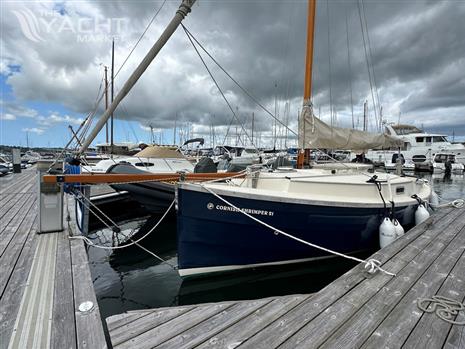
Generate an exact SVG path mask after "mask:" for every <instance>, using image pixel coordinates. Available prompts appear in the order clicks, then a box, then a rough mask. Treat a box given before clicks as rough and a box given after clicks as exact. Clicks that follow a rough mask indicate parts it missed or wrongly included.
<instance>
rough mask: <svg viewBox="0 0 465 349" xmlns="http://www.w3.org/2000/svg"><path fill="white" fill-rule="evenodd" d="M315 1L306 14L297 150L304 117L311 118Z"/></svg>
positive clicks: (302, 130)
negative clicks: (305, 45) (305, 49)
mask: <svg viewBox="0 0 465 349" xmlns="http://www.w3.org/2000/svg"><path fill="white" fill-rule="evenodd" d="M315 13H316V0H309V1H308V14H307V51H306V57H305V81H304V102H303V108H302V113H301V114H300V118H299V148H301V149H303V148H305V144H304V140H305V117H306V116H307V115H309V116H311V115H312V113H313V111H312V109H313V107H312V68H313V38H314V34H315Z"/></svg>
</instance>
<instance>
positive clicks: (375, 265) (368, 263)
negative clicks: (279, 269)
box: [199, 183, 396, 276]
mask: <svg viewBox="0 0 465 349" xmlns="http://www.w3.org/2000/svg"><path fill="white" fill-rule="evenodd" d="M199 185H200V187H202V188H203V189H205V190H206V191H208V192H209V193H210V194H212V195H213V196H215V197H216V198H218V199H219V200H221V201H223V202H224V203H225V204H227V205H229V206H230V207H232V208H234V209H235V210H236V211H237V212H240V213H242V214H243V215H245V216H247V217H249V218H250V219H252V220H253V221H255V222H257V223H259V224H261V225H263V226H265V227H267V228H268V229H270V230H272V231H273V232H274V233H275V234H282V235H284V236H286V237H288V238H290V239H292V240H295V241H297V242H300V243H302V244H304V245H307V246H310V247H313V248H316V249H319V250H321V251H324V252H327V253H331V254H334V255H336V256H339V257H343V258H346V259H350V260H353V261H356V262H358V263H364V264H365V270H366V271H367V272H368V273H369V274H374V273H375V272H376V271H377V270H380V271H382V272H383V273H385V274H387V275H390V276H396V274H394V273H391V272H389V271H387V270H384V269H383V268H381V262H380V261H378V260H376V259H373V258H371V259H368V260H363V259H359V258H357V257H353V256H349V255H346V254H344V253H341V252H337V251H333V250H330V249H329V248H326V247H322V246H319V245H315V244H313V243H311V242H308V241H305V240H303V239H300V238H298V237H296V236H293V235H291V234H289V233H286V232H284V231H282V230H280V229H278V228H276V227H273V226H272V225H270V224H268V223H265V222H263V221H262V220H260V219H258V218H256V217H254V216H252V215H251V214H249V213H247V212H245V211H243V210H242V209H240V208H238V207H237V206H235V205H234V204H232V203H231V202H229V201H228V200H226V199H225V198H223V197H221V196H220V195H218V194H217V193H215V192H214V191H213V190H211V189H210V188H208V187H206V186H205V185H204V184H202V183H200V184H199Z"/></svg>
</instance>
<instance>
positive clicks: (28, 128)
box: [22, 127, 45, 135]
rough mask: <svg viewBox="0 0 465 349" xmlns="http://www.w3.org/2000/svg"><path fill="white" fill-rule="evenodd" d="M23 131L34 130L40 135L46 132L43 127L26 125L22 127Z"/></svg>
mask: <svg viewBox="0 0 465 349" xmlns="http://www.w3.org/2000/svg"><path fill="white" fill-rule="evenodd" d="M22 131H23V132H32V133H37V134H38V135H41V134H42V133H44V132H45V130H44V129H43V128H38V127H25V128H23V129H22Z"/></svg>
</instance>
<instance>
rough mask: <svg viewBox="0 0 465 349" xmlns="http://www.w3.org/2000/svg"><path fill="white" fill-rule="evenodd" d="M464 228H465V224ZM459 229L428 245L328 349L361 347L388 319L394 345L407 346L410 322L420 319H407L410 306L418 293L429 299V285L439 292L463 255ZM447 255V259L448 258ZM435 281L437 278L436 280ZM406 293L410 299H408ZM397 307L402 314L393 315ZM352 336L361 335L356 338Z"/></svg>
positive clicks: (336, 335) (337, 334) (338, 333)
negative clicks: (404, 343)
mask: <svg viewBox="0 0 465 349" xmlns="http://www.w3.org/2000/svg"><path fill="white" fill-rule="evenodd" d="M455 223H456V222H454V223H453V224H455ZM460 225H463V223H461V224H460ZM458 230H460V229H458ZM458 230H457V226H456V225H455V226H454V227H452V226H449V229H448V230H446V231H445V232H444V233H443V234H440V236H439V237H438V239H436V240H434V241H433V243H432V244H430V245H428V246H427V247H426V248H425V249H424V250H423V251H422V252H421V253H420V254H419V255H417V256H416V257H415V258H414V259H413V260H412V261H411V262H410V263H409V264H408V265H407V266H406V267H405V268H404V269H403V270H402V271H401V272H400V273H398V275H397V277H395V278H393V279H392V280H391V281H390V282H389V283H388V284H386V286H385V287H383V288H382V289H380V290H379V292H377V293H376V295H375V296H374V297H373V298H371V299H370V300H369V301H368V302H367V303H365V304H364V305H363V307H361V308H360V309H358V311H357V313H356V314H355V315H354V316H352V318H351V319H350V321H348V322H346V323H345V324H344V325H343V326H342V327H341V328H339V330H337V331H335V332H334V333H333V334H332V336H331V337H330V338H329V340H328V341H327V342H325V345H324V347H327V348H342V347H346V346H347V345H348V344H350V345H354V346H361V345H362V344H363V343H364V342H365V340H366V339H367V338H368V337H369V336H370V335H371V334H372V333H373V331H374V330H375V329H376V327H377V326H378V325H379V324H380V323H381V322H382V321H383V320H384V317H385V316H388V318H386V320H385V321H386V322H387V323H388V325H387V327H388V328H389V329H390V330H392V331H393V333H392V337H391V340H392V342H393V346H394V347H396V343H397V344H398V345H399V346H400V345H401V344H402V343H403V340H402V338H403V339H405V338H406V337H407V336H408V333H409V327H408V326H409V325H411V324H409V323H411V322H413V321H414V320H415V317H416V313H415V312H413V313H412V314H410V316H407V317H404V314H405V313H404V310H405V309H406V307H407V306H409V305H411V303H412V301H413V302H415V300H416V298H415V293H418V295H419V296H420V297H421V296H425V294H426V291H427V287H428V286H429V287H430V288H431V291H432V292H434V293H435V292H436V290H437V288H438V287H439V285H440V284H439V285H438V283H440V282H441V277H442V278H445V276H447V274H448V273H449V271H450V270H451V268H452V267H453V265H454V264H455V261H456V260H457V258H458V257H459V256H460V255H461V250H459V252H457V253H456V251H454V250H455V249H458V247H460V243H461V241H457V240H460V239H454V238H455V237H456V236H457V231H458ZM459 237H461V236H459ZM451 241H452V242H454V241H455V244H453V243H451ZM462 241H463V239H462ZM446 256H447V258H444V257H446ZM431 267H432V268H431ZM429 268H431V269H429ZM425 274H427V275H426V277H424V276H425ZM428 278H429V279H430V282H428V284H429V285H428V286H425V285H422V283H424V282H425V281H426V280H427V279H428ZM433 278H435V279H434V280H433ZM420 280H421V281H420ZM433 281H434V282H433ZM415 286H417V289H415V288H414V287H415ZM435 286H436V288H435ZM422 291H423V292H422ZM434 293H433V294H432V295H434ZM406 294H408V296H409V297H407V298H405V297H406ZM401 300H404V302H401ZM396 306H399V308H396V309H399V311H398V313H397V314H396V312H394V313H391V312H392V311H393V309H394V308H395V307H396ZM418 313H420V311H418ZM392 315H393V316H392ZM396 315H397V316H396ZM399 315H400V317H399ZM408 322H409V323H408ZM399 323H404V325H405V327H399V326H398V324H399ZM389 329H388V331H389ZM388 331H385V332H384V334H387V332H388ZM351 333H352V334H353V333H357V336H356V338H354V337H353V335H351ZM376 337H378V336H376ZM399 341H400V343H399ZM367 347H368V348H370V345H367Z"/></svg>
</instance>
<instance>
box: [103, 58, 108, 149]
mask: <svg viewBox="0 0 465 349" xmlns="http://www.w3.org/2000/svg"><path fill="white" fill-rule="evenodd" d="M104 67H105V110H107V109H108V74H107V73H108V67H107V66H106V65H105V66H104ZM105 142H106V143H107V144H108V122H106V123H105Z"/></svg>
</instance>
